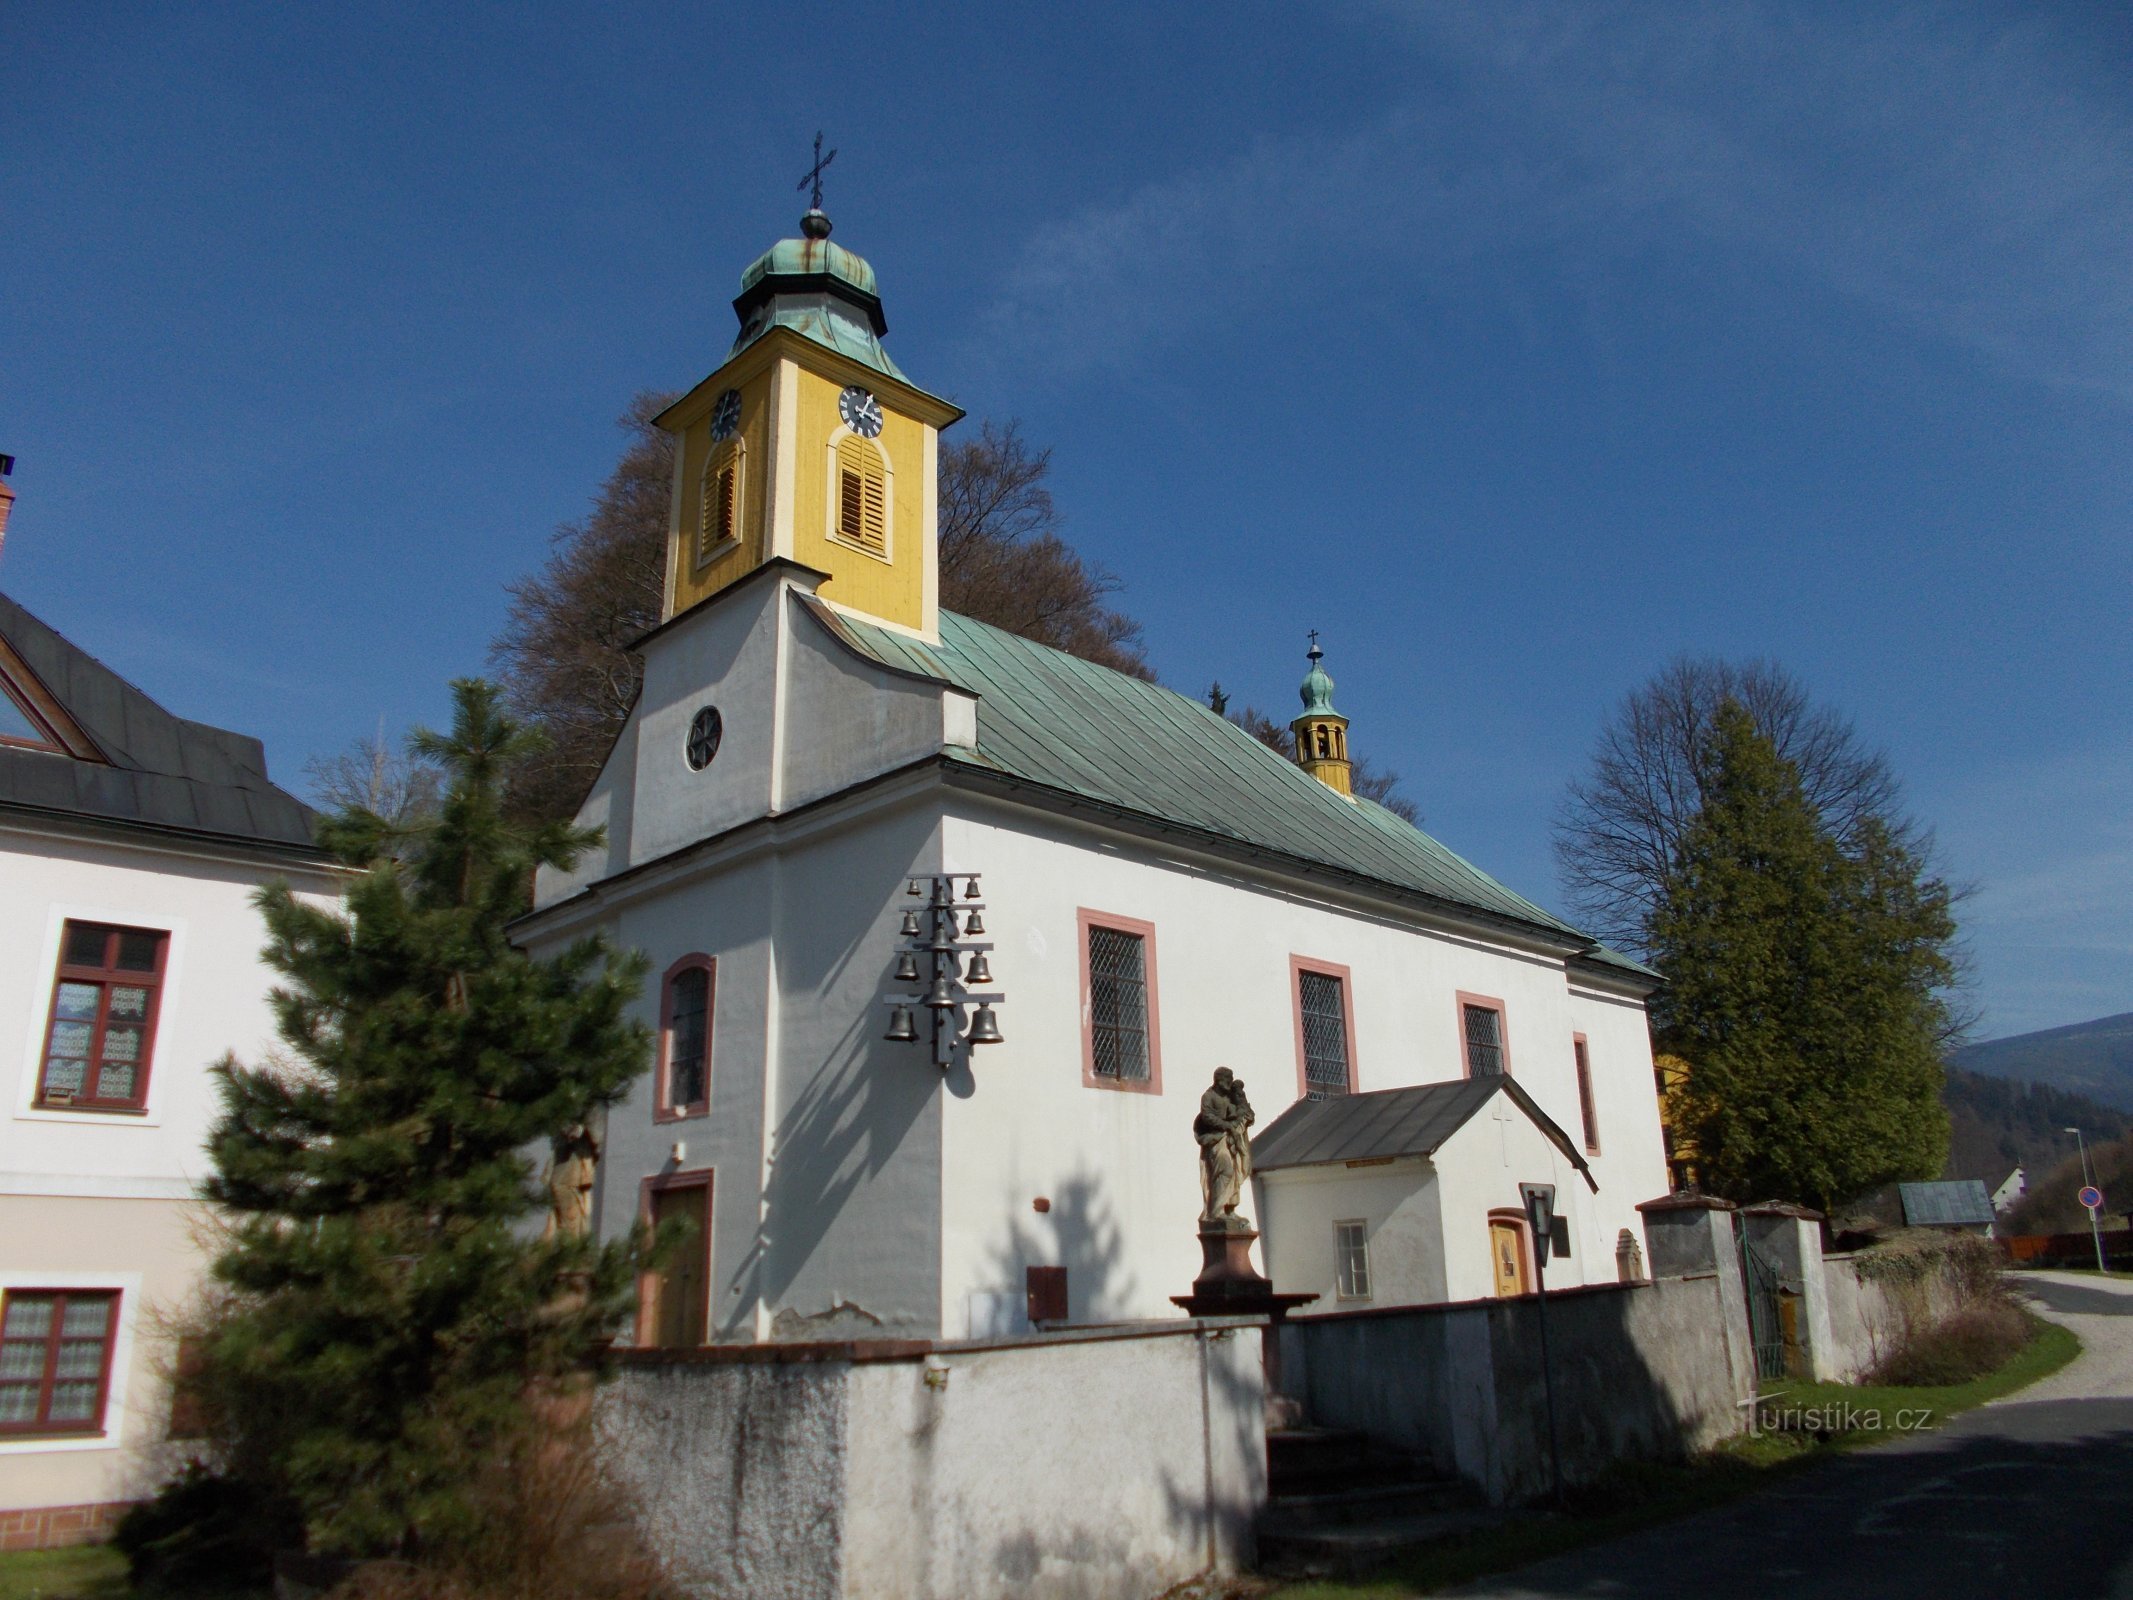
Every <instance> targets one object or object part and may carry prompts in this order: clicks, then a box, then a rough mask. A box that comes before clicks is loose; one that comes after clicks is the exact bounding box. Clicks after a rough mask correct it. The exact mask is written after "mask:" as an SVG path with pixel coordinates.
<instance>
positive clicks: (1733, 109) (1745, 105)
mask: <svg viewBox="0 0 2133 1600" xmlns="http://www.w3.org/2000/svg"><path fill="white" fill-rule="evenodd" d="M1385 28H1386V31H1387V33H1388V35H1389V36H1390V38H1391V40H1392V47H1393V48H1405V49H1409V50H1412V51H1413V52H1414V53H1415V55H1416V58H1417V65H1418V68H1420V67H1423V66H1426V67H1427V68H1428V69H1429V71H1428V74H1427V76H1428V78H1429V81H1430V85H1431V86H1430V88H1429V90H1428V91H1427V93H1426V94H1425V93H1423V92H1420V91H1418V92H1417V93H1416V94H1415V96H1413V97H1412V98H1411V99H1410V100H1408V101H1406V102H1404V103H1401V104H1397V105H1392V106H1388V107H1385V108H1383V109H1382V110H1381V112H1380V113H1379V114H1378V115H1377V116H1376V118H1375V119H1374V120H1372V121H1371V122H1370V123H1369V124H1368V125H1367V126H1365V127H1363V128H1361V129H1360V130H1358V131H1355V132H1353V133H1350V134H1347V135H1345V136H1339V137H1334V136H1327V135H1323V134H1299V135H1289V136H1279V137H1277V136H1269V137H1267V138H1265V139H1262V140H1261V141H1259V142H1258V143H1256V144H1255V145H1254V146H1253V147H1252V148H1251V149H1250V150H1248V151H1247V152H1246V153H1245V154H1243V155H1242V156H1240V157H1238V158H1236V159H1234V160H1232V161H1230V162H1228V163H1226V164H1224V165H1221V166H1218V167H1214V168H1210V169H1206V170H1201V171H1194V172H1182V173H1171V174H1165V175H1161V176H1157V177H1153V178H1151V179H1150V180H1149V181H1148V182H1147V183H1146V184H1145V185H1143V186H1142V187H1141V188H1140V189H1138V190H1137V191H1135V192H1133V193H1131V194H1128V195H1124V196H1121V197H1119V198H1118V199H1116V200H1114V201H1110V202H1107V203H1104V204H1099V205H1095V206H1091V207H1089V208H1087V209H1085V210H1083V211H1081V212H1079V213H1078V214H1076V215H1073V216H1071V217H1068V218H1066V219H1064V220H1063V221H1061V222H1059V223H1058V224H1056V225H1054V226H1052V227H1049V228H1046V229H1044V230H1042V231H1040V232H1039V233H1038V234H1037V235H1035V236H1034V237H1032V238H1031V239H1030V240H1029V241H1027V243H1026V245H1025V247H1024V249H1023V250H1022V251H1021V253H1020V256H1019V259H1018V261H1017V263H1016V265H1015V266H1014V267H1013V269H1012V270H1011V271H1010V272H1009V274H1008V276H1007V279H1006V281H1005V283H1004V284H1003V286H1002V288H1001V291H1000V293H999V295H998V296H997V298H996V299H995V301H994V303H993V304H992V305H991V306H990V307H989V308H988V309H987V311H986V312H985V313H984V314H983V315H982V316H981V318H980V320H979V324H978V326H977V328H976V329H975V330H974V332H975V333H976V334H977V336H978V338H979V339H980V340H981V341H982V343H983V344H984V345H985V346H986V347H988V348H990V349H991V350H992V351H993V353H994V354H995V355H996V356H997V357H998V358H1000V359H1002V360H1005V361H1010V362H1020V361H1023V360H1028V359H1036V360H1041V361H1043V362H1044V363H1046V364H1048V365H1051V366H1055V367H1064V368H1067V369H1070V370H1071V369H1074V368H1077V367H1079V368H1087V367H1090V366H1102V365H1108V364H1111V363H1114V362H1117V361H1121V360H1124V359H1127V358H1128V357H1129V356H1130V354H1131V353H1132V352H1133V351H1134V350H1136V349H1137V348H1141V347H1145V346H1146V345H1148V344H1149V343H1150V342H1151V341H1154V342H1160V341H1161V340H1163V339H1164V338H1165V337H1166V334H1167V333H1168V332H1169V328H1170V325H1172V324H1176V325H1179V326H1182V327H1184V328H1186V329H1188V330H1189V336H1190V337H1193V338H1205V337H1206V331H1205V328H1204V326H1197V327H1196V326H1194V324H1195V322H1196V321H1197V320H1198V319H1197V318H1196V317H1195V316H1194V313H1195V312H1198V313H1201V314H1203V315H1204V314H1208V313H1214V314H1224V313H1226V314H1232V315H1234V314H1239V313H1249V312H1251V311H1254V310H1258V311H1266V310H1270V309H1274V303H1275V302H1277V301H1278V300H1279V299H1280V298H1282V297H1285V296H1296V295H1338V296H1341V297H1342V298H1343V299H1344V300H1348V301H1351V302H1352V303H1353V304H1354V306H1355V308H1356V309H1357V310H1359V311H1361V312H1362V313H1363V314H1368V313H1369V311H1370V309H1371V307H1370V298H1371V296H1372V295H1373V294H1377V295H1397V294H1400V293H1402V292H1407V293H1413V292H1417V291H1419V290H1422V289H1424V288H1427V287H1430V286H1432V285H1433V284H1434V283H1435V282H1436V281H1437V280H1438V279H1439V276H1440V275H1441V274H1442V273H1443V272H1444V270H1445V268H1446V267H1447V266H1448V265H1453V264H1457V263H1461V262H1466V261H1471V260H1475V259H1483V258H1495V259H1503V258H1506V257H1508V256H1509V255H1510V254H1511V253H1512V252H1515V251H1520V250H1523V249H1526V248H1528V247H1530V246H1532V245H1534V244H1548V245H1554V246H1559V247H1561V248H1560V249H1559V250H1558V252H1557V255H1558V259H1559V260H1560V261H1561V262H1562V264H1563V265H1564V266H1565V268H1566V269H1568V270H1572V271H1575V270H1579V269H1580V268H1582V269H1584V270H1605V269H1607V268H1608V267H1609V266H1611V265H1613V264H1616V263H1619V262H1621V261H1623V260H1626V259H1631V258H1634V257H1636V256H1638V255H1641V254H1642V253H1644V252H1646V251H1662V252H1663V251H1667V250H1671V249H1678V248H1680V247H1682V246H1683V245H1684V244H1687V245H1690V246H1692V247H1704V246H1709V245H1715V246H1717V247H1719V248H1721V249H1725V250H1731V251H1737V252H1741V253H1743V254H1744V255H1745V256H1746V257H1748V258H1750V259H1753V260H1756V261H1761V262H1766V263H1775V264H1777V265H1778V266H1780V267H1781V268H1785V269H1789V270H1792V271H1796V272H1800V273H1803V274H1806V275H1808V276H1810V277H1812V278H1815V279H1818V280H1820V281H1822V282H1824V283H1826V284H1828V285H1830V286H1831V287H1833V288H1835V289H1836V290H1838V291H1839V292H1841V293H1843V294H1845V295H1848V296H1850V297H1853V298H1855V299H1857V300H1859V301H1861V302H1863V303H1866V304H1869V305H1872V306H1876V307H1879V308H1880V309H1882V310H1883V311H1884V312H1886V313H1889V314H1892V315H1895V316H1899V317H1901V318H1903V319H1905V320H1907V321H1909V322H1911V323H1914V324H1915V325H1917V326H1919V327H1922V328H1924V329H1926V330H1928V331H1930V332H1932V333H1933V334H1935V335H1937V336H1939V337H1942V338H1945V339H1949V340H1952V341H1955V342H1958V343H1961V344H1964V345H1967V346H1969V347H1971V348H1974V349H1976V350H1979V351H1982V352H1985V353H1987V354H1988V355H1990V356H1992V357H1993V358H1995V359H1996V360H1998V361H2001V362H2003V363H2005V364H2006V365H2007V366H2008V367H2009V368H2011V369H2012V370H2014V371H2016V372H2019V373H2021V374H2023V375H2025V376H2027V377H2030V378H2033V379H2037V380H2040V381H2045V382H2050V383H2055V384H2064V385H2071V386H2078V387H2086V388H2093V389H2099V390H2103V391H2107V392H2110V393H2114V394H2117V395H2119V396H2121V397H2128V398H2133V185H2129V180H2128V174H2129V173H2133V116H2129V114H2128V111H2127V107H2126V103H2125V101H2124V98H2123V96H2122V95H2119V94H2116V93H2115V92H2113V91H2110V90H2109V89H2107V88H2106V87H2105V86H2104V85H2106V84H2107V82H2108V80H2107V79H2104V78H2103V77H2102V76H2101V74H2100V73H2099V74H2097V75H2096V77H2095V78H2094V79H2091V78H2090V77H2089V76H2088V73H2087V66H2086V64H2085V63H2084V62H2083V61H2082V60H2081V59H2080V56H2079V51H2078V47H2077V45H2076V44H2075V43H2074V42H2072V41H2070V40H2069V39H2067V38H2065V37H2063V36H2061V35H2060V34H2059V33H2057V32H2055V31H2054V30H2055V24H2054V22H2053V21H2052V19H2049V18H2041V17H2025V18H2024V19H2023V20H2021V21H2020V22H2019V23H2013V24H2009V23H1993V24H1988V23H1986V22H1984V21H1981V20H1980V19H1978V18H1976V17H1975V16H1973V15H1971V14H1969V13H1967V12H1963V11H1960V10H1956V9H1951V8H1947V7H1934V8H1918V9H1911V10H1904V11H1895V12H1892V11H1887V10H1884V9H1882V8H1839V9H1833V10H1828V11H1820V12H1816V13H1814V14H1813V15H1812V16H1811V17H1810V16H1808V15H1806V14H1804V13H1802V12H1801V11H1799V10H1797V9H1795V8H1794V7H1792V6H1790V5H1786V6H1776V5H1767V4H1756V3H1751V0H1737V3H1734V4H1729V5H1727V4H1697V5H1693V6H1686V7H1681V8H1658V7H1653V6H1648V5H1641V4H1640V5H1638V6H1635V7H1623V8H1617V9H1601V8H1598V7H1594V6H1590V5H1586V4H1578V5H1575V6H1563V5H1556V4H1549V3H1542V0H1535V3H1528V4H1516V3H1510V0H1489V3H1487V4H1485V5H1473V6H1459V5H1432V6H1428V7H1403V8H1400V9H1398V10H1397V11H1393V12H1389V13H1386V14H1385ZM1156 284H1160V286H1161V292H1160V293H1156V292H1152V290H1151V286H1152V285H1156Z"/></svg>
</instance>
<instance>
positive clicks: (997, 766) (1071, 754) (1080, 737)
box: [811, 601, 1656, 976]
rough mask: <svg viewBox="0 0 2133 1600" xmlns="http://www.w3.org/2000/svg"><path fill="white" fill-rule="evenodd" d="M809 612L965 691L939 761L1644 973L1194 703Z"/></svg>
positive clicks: (986, 643)
mask: <svg viewBox="0 0 2133 1600" xmlns="http://www.w3.org/2000/svg"><path fill="white" fill-rule="evenodd" d="M811 606H812V609H813V610H814V613H815V615H816V616H817V617H819V618H821V619H822V621H823V622H824V624H825V625H826V626H827V627H828V628H829V629H830V630H831V631H832V632H833V633H835V634H837V635H839V636H840V637H842V638H843V639H844V640H845V642H846V643H847V644H848V645H850V646H851V647H852V648H853V649H854V650H856V651H857V652H858V653H859V654H861V655H863V656H866V657H869V658H871V659H872V660H874V661H876V662H879V663H880V664H881V665H883V666H886V667H889V668H892V669H894V670H896V671H900V672H908V673H915V674H917V675H919V676H921V677H925V678H931V679H935V680H938V681H942V682H946V683H949V684H952V685H954V686H955V687H957V688H959V689H963V690H966V691H968V692H969V693H971V694H974V695H976V696H977V697H978V742H977V747H976V748H975V749H974V750H973V749H961V748H956V747H951V748H950V750H949V752H948V755H949V757H950V759H951V760H953V761H956V762H959V763H963V764H965V765H967V766H970V767H973V768H977V769H980V770H986V771H992V772H998V773H1001V774H1004V775H1006V776H1008V777H1010V778H1013V779H1017V780H1019V781H1020V782H1022V783H1025V784H1034V785H1038V786H1040V787H1042V788H1045V789H1051V790H1056V791H1058V792H1059V793H1061V794H1064V795H1069V796H1073V797H1075V798H1078V799H1081V800H1085V801H1094V802H1096V803H1098V804H1100V805H1104V806H1109V807H1115V808H1117V809H1118V810H1120V811H1125V812H1130V813H1133V814H1135V815H1137V816H1141V817H1146V818H1150V819H1153V820H1156V821H1159V822H1163V823H1168V824H1171V825H1173V826H1182V827H1185V828H1188V829H1191V830H1193V831H1195V832H1197V833H1201V834H1205V835H1208V836H1209V837H1210V838H1211V839H1214V840H1217V841H1221V840H1227V841H1231V842H1233V843H1235V844H1238V845H1243V846H1248V847H1251V848H1254V849H1258V850H1262V851H1268V852H1272V853H1274V854H1276V855H1280V856H1285V857H1288V858H1290V859H1292V860H1293V861H1296V862H1298V863H1301V864H1304V865H1306V866H1311V865H1317V866H1322V867H1329V868H1332V869H1334V870H1336V871H1338V872H1341V873H1346V874H1351V875H1354V876H1357V877H1362V878H1366V879H1369V880H1372V881H1373V882H1375V883H1378V884H1381V885H1385V886H1388V887H1390V888H1392V889H1395V890H1400V891H1404V892H1406V893H1409V894H1417V895H1423V896H1427V897H1428V898H1430V899H1433V900H1439V901H1444V902H1446V903H1448V904H1451V905H1454V906H1458V907H1462V908H1464V909H1466V910H1470V911H1478V912H1481V913H1483V914H1485V915H1487V916H1490V917H1494V918H1500V919H1503V920H1505V921H1509V922H1513V923H1517V924H1521V925H1523V926H1525V927H1528V928H1531V929H1534V930H1536V931H1539V932H1542V933H1546V934H1549V935H1553V936H1555V937H1558V938H1564V939H1569V940H1571V941H1574V942H1577V943H1580V944H1582V945H1584V946H1585V947H1586V948H1585V949H1584V950H1583V951H1582V952H1581V954H1583V955H1584V956H1585V957H1587V958H1588V959H1592V960H1596V961H1600V962H1602V963H1604V964H1606V965H1609V966H1615V967H1620V968H1622V969H1624V970H1627V971H1630V972H1634V973H1638V974H1641V975H1644V976H1656V974H1653V973H1652V972H1651V970H1650V969H1649V968H1648V967H1644V966H1641V965H1639V964H1638V963H1636V962H1634V961H1631V960H1630V959H1629V958H1628V957H1626V956H1622V955H1619V954H1618V953H1616V952H1614V951H1611V950H1608V949H1606V948H1605V947H1604V946H1602V945H1598V944H1595V943H1593V942H1592V941H1591V940H1589V939H1587V938H1586V936H1585V935H1583V934H1581V933H1579V932H1578V930H1576V929H1575V928H1573V927H1571V926H1570V925H1569V924H1568V923H1566V922H1563V921H1561V920H1560V919H1559V918H1556V917H1554V916H1551V915H1550V914H1549V913H1548V912H1546V911H1543V910H1542V909H1541V908H1540V907H1539V906H1537V905H1535V904H1534V903H1533V902H1532V901H1530V900H1528V899H1526V898H1525V897H1524V896H1522V895H1518V894H1514V893H1512V892H1511V891H1510V890H1509V889H1507V888H1505V887H1504V886H1503V885H1502V884H1500V883H1498V882H1497V881H1496V880H1495V879H1494V878H1492V877H1490V876H1489V875H1488V874H1487V873H1485V872H1483V871H1481V870H1480V868H1478V867H1475V866H1473V865H1471V864H1470V863H1468V862H1466V861H1463V860H1461V859H1460V858H1459V857H1458V856H1456V855H1454V854H1453V853H1452V852H1451V851H1449V850H1447V849H1445V848H1444V846H1443V845H1441V844H1439V843H1438V842H1437V841H1436V840H1435V839H1432V838H1431V837H1430V836H1429V835H1428V834H1426V833H1424V832H1422V830H1421V829H1419V828H1417V827H1415V826H1413V825H1412V824H1411V823H1408V822H1406V821H1404V820H1402V819H1401V818H1399V817H1397V816H1394V815H1393V814H1392V813H1391V812H1390V811H1387V810H1386V809H1385V808H1384V807H1383V806H1380V805H1378V804H1376V803H1375V802H1373V801H1369V800H1362V799H1357V800H1348V799H1345V798H1343V797H1342V796H1340V795H1338V794H1336V793H1334V791H1333V790H1331V789H1329V788H1327V787H1326V786H1325V785H1324V784H1322V783H1320V782H1319V781H1318V780H1317V779H1316V778H1313V777H1311V776H1310V775H1309V774H1307V773H1305V772H1304V771H1303V770H1302V769H1301V768H1299V767H1298V766H1296V764H1295V763H1294V762H1291V761H1287V760H1284V759H1283V758H1282V757H1281V756H1279V755H1277V754H1276V753H1275V752H1274V751H1272V750H1269V749H1268V748H1267V747H1266V746H1265V745H1263V744H1261V743H1260V742H1259V741H1258V740H1257V739H1254V738H1253V737H1252V736H1251V735H1250V734H1248V733H1246V732H1245V731H1244V730H1243V729H1242V728H1240V727H1238V726H1237V725H1236V724H1235V723H1233V722H1230V721H1229V720H1227V719H1226V718H1223V717H1218V716H1216V715H1215V714H1214V712H1212V711H1211V710H1209V709H1208V708H1207V707H1206V706H1205V705H1202V704H1201V703H1200V702H1199V701H1197V700H1190V699H1187V698H1186V697H1185V696H1184V695H1181V694H1178V693H1176V692H1174V691H1172V690H1169V689H1165V688H1163V687H1161V686H1160V685H1159V684H1153V683H1145V682H1143V681H1142V680H1140V679H1138V678H1133V677H1128V676H1127V675H1126V674H1124V673H1122V672H1114V671H1112V670H1111V669H1110V668H1108V667H1100V666H1097V665H1096V664H1095V663H1093V662H1089V661H1084V660H1082V659H1081V658H1080V657H1078V656H1072V655H1068V654H1067V653H1066V652H1065V651H1063V650H1054V649H1052V648H1050V647H1049V646H1046V645H1041V644H1036V643H1033V642H1031V641H1030V640H1028V639H1024V638H1021V637H1020V636H1019V635H1016V634H1012V633H1009V632H1007V631H1005V630H1004V629H1001V628H995V627H991V626H989V625H988V624H986V623H982V622H976V621H973V620H972V619H970V618H969V617H963V616H957V615H956V614H955V613H953V612H949V611H943V612H942V613H941V620H940V632H941V642H940V644H939V645H938V646H931V645H927V644H925V643H923V642H921V641H920V640H917V639H913V638H911V637H910V636H908V635H906V634H902V633H898V632H895V631H893V630H891V629H888V628H883V627H879V626H876V625H874V624H872V623H869V622H867V621H865V620H863V619H861V618H857V617H852V616H848V615H846V614H844V613H841V612H837V611H833V610H831V609H830V608H829V607H828V606H825V605H823V604H821V603H820V602H819V601H816V602H811Z"/></svg>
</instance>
